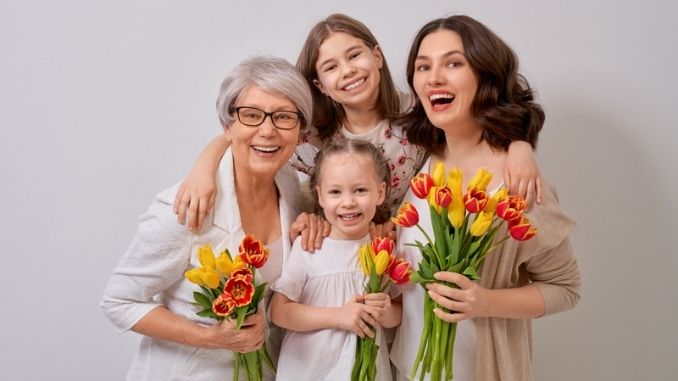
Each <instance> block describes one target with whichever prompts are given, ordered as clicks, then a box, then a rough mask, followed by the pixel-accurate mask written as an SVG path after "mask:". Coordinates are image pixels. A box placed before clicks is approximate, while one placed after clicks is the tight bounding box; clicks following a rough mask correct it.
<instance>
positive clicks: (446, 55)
mask: <svg viewBox="0 0 678 381" xmlns="http://www.w3.org/2000/svg"><path fill="white" fill-rule="evenodd" d="M455 54H461V55H462V56H464V57H466V54H464V52H462V51H461V50H456V49H455V50H450V51H449V52H447V53H445V54H443V56H442V58H447V57H450V56H453V55H455ZM419 59H429V57H428V56H424V55H418V56H417V58H415V60H419Z"/></svg>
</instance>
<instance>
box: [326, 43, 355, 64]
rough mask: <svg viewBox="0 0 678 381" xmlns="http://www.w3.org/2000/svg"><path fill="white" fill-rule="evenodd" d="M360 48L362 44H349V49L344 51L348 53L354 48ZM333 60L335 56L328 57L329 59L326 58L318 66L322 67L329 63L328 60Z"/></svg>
mask: <svg viewBox="0 0 678 381" xmlns="http://www.w3.org/2000/svg"><path fill="white" fill-rule="evenodd" d="M359 48H361V46H360V45H358V44H356V45H351V46H349V48H348V49H346V50H344V53H347V52H350V51H352V50H355V49H359ZM332 60H334V58H328V59H326V60H325V61H323V62H320V63H318V67H319V68H320V67H323V65H325V64H326V63H328V62H330V61H332Z"/></svg>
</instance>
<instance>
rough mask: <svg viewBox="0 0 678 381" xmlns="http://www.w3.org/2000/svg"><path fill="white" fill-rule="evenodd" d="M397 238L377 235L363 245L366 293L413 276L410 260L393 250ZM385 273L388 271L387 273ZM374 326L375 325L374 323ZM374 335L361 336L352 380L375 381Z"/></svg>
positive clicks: (379, 289) (399, 282)
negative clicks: (397, 255) (397, 256)
mask: <svg viewBox="0 0 678 381" xmlns="http://www.w3.org/2000/svg"><path fill="white" fill-rule="evenodd" d="M394 248H395V242H393V240H391V239H389V238H375V239H374V240H373V241H372V243H371V244H365V245H362V246H361V247H360V252H359V259H360V268H361V269H362V271H363V274H365V276H366V277H367V281H366V282H365V293H368V294H370V293H378V292H384V291H385V290H386V289H387V288H388V286H390V285H391V283H395V284H405V283H407V282H409V280H410V273H411V272H412V270H411V269H410V264H409V263H408V262H407V261H405V260H404V259H400V258H396V257H395V255H394V254H393V249H394ZM384 275H388V276H387V277H385V276H384ZM371 328H372V329H374V328H373V327H371ZM375 340H376V336H375V337H373V338H370V337H364V338H360V337H359V338H358V343H357V346H356V353H355V362H354V365H353V371H352V372H351V380H352V381H372V380H375V377H376V375H377V364H376V360H377V353H378V352H379V346H378V345H377V344H376V342H375Z"/></svg>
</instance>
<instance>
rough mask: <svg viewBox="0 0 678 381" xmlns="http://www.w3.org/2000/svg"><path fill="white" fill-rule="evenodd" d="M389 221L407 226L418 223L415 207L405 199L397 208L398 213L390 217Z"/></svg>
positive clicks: (417, 213)
mask: <svg viewBox="0 0 678 381" xmlns="http://www.w3.org/2000/svg"><path fill="white" fill-rule="evenodd" d="M391 221H393V223H394V224H396V225H400V226H402V227H405V228H409V227H411V226H415V225H416V224H418V223H419V212H417V208H415V207H414V205H412V204H410V203H409V202H407V201H405V202H403V204H402V205H401V206H400V208H399V209H398V214H397V215H396V216H395V217H391Z"/></svg>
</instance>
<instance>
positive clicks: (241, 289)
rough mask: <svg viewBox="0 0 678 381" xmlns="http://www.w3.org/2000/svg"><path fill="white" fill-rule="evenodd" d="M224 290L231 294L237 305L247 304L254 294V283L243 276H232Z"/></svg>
mask: <svg viewBox="0 0 678 381" xmlns="http://www.w3.org/2000/svg"><path fill="white" fill-rule="evenodd" d="M224 292H225V293H228V294H231V297H232V298H233V302H234V303H235V306H236V307H242V306H246V305H248V304H250V302H251V301H252V297H253V296H254V284H252V282H248V281H247V279H245V277H243V276H239V277H231V278H229V279H228V280H227V281H226V286H224Z"/></svg>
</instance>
